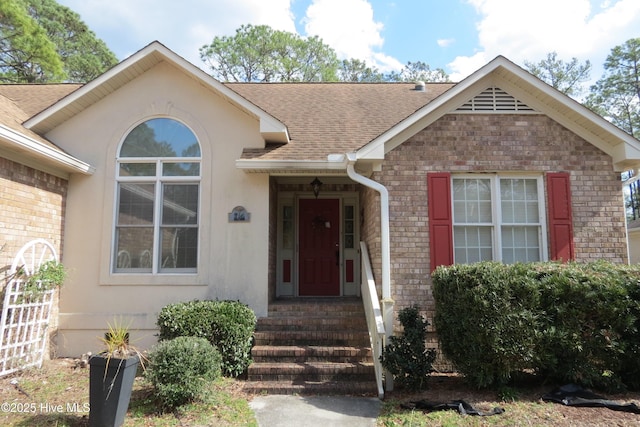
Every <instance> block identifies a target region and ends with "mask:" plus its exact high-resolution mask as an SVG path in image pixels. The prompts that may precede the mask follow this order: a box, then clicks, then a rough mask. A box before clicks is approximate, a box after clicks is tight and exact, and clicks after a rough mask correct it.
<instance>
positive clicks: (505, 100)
mask: <svg viewBox="0 0 640 427" xmlns="http://www.w3.org/2000/svg"><path fill="white" fill-rule="evenodd" d="M456 112H483V113H487V112H489V113H491V112H493V113H506V112H517V113H527V112H528V113H532V112H535V110H534V109H533V108H531V107H529V106H528V105H526V104H525V103H523V102H521V101H519V100H517V99H516V98H514V97H513V96H511V95H509V94H508V93H507V92H506V91H504V90H502V89H500V88H498V87H490V88H487V89H485V90H484V91H482V92H480V93H479V94H478V95H476V96H475V97H473V98H472V99H470V100H469V101H468V102H466V103H465V104H462V105H461V106H460V107H458V109H457V110H456Z"/></svg>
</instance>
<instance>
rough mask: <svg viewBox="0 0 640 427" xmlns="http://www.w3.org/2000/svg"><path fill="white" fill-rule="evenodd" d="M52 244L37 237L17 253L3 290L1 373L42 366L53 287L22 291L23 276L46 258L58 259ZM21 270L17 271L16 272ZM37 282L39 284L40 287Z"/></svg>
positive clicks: (0, 344)
mask: <svg viewBox="0 0 640 427" xmlns="http://www.w3.org/2000/svg"><path fill="white" fill-rule="evenodd" d="M57 259H58V256H57V254H56V251H55V248H54V247H53V245H52V244H51V243H49V242H47V241H46V240H43V239H36V240H32V241H31V242H29V243H27V244H26V245H24V246H23V247H22V249H20V251H19V252H18V254H17V256H16V258H15V260H14V261H13V264H12V266H11V269H10V270H9V275H8V277H7V280H6V287H5V289H4V298H3V300H2V316H0V376H3V375H7V374H10V373H12V372H16V371H18V370H22V369H25V368H28V367H31V366H38V367H40V366H41V365H42V361H43V359H44V353H45V349H46V345H47V337H48V333H47V332H48V326H49V318H50V316H51V309H52V306H53V299H54V294H55V289H48V290H42V291H40V292H37V296H34V295H33V291H32V290H31V291H30V292H29V291H27V292H25V284H26V283H25V280H24V277H25V276H30V275H32V274H33V273H34V272H36V271H37V270H38V268H39V267H40V266H41V265H42V264H43V263H45V262H47V261H52V260H53V261H57ZM18 273H20V274H18ZM41 285H42V284H41V283H38V286H41Z"/></svg>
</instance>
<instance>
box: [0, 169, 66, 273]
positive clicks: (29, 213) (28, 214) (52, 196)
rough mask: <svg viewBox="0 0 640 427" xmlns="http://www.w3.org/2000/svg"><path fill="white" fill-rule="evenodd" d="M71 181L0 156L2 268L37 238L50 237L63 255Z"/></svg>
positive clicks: (8, 264) (0, 260)
mask: <svg viewBox="0 0 640 427" xmlns="http://www.w3.org/2000/svg"><path fill="white" fill-rule="evenodd" d="M67 185H68V182H67V180H64V179H62V178H58V177H55V176H53V175H49V174H47V173H44V172H41V171H37V170H35V169H32V168H30V167H27V166H24V165H21V164H19V163H15V162H12V161H10V160H7V159H4V158H0V247H3V250H2V251H1V252H0V268H9V267H10V265H11V263H12V262H13V258H14V257H15V255H16V253H17V252H18V250H20V248H21V247H22V246H23V245H24V244H25V243H27V242H29V241H30V240H33V239H36V238H42V239H46V240H48V241H50V242H51V243H52V244H53V245H54V247H55V248H56V250H57V251H58V255H59V256H61V254H62V233H63V230H64V211H65V201H66V195H67ZM3 245H4V246H3Z"/></svg>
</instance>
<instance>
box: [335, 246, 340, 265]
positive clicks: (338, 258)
mask: <svg viewBox="0 0 640 427" xmlns="http://www.w3.org/2000/svg"><path fill="white" fill-rule="evenodd" d="M336 265H337V266H340V250H337V251H336Z"/></svg>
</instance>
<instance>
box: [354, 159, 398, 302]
mask: <svg viewBox="0 0 640 427" xmlns="http://www.w3.org/2000/svg"><path fill="white" fill-rule="evenodd" d="M356 160H357V159H356V153H347V174H348V175H349V178H351V179H352V180H354V181H355V182H357V183H360V184H362V185H364V186H365V187H369V188H371V189H373V190H375V191H377V192H378V193H379V194H380V233H381V236H380V241H381V243H382V248H381V251H382V253H381V255H382V299H383V300H390V299H391V252H390V234H389V192H388V191H387V188H386V187H385V186H384V185H382V184H380V183H379V182H376V181H374V180H372V179H369V178H367V177H365V176H362V175H360V174H359V173H357V172H356V170H355V163H356Z"/></svg>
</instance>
